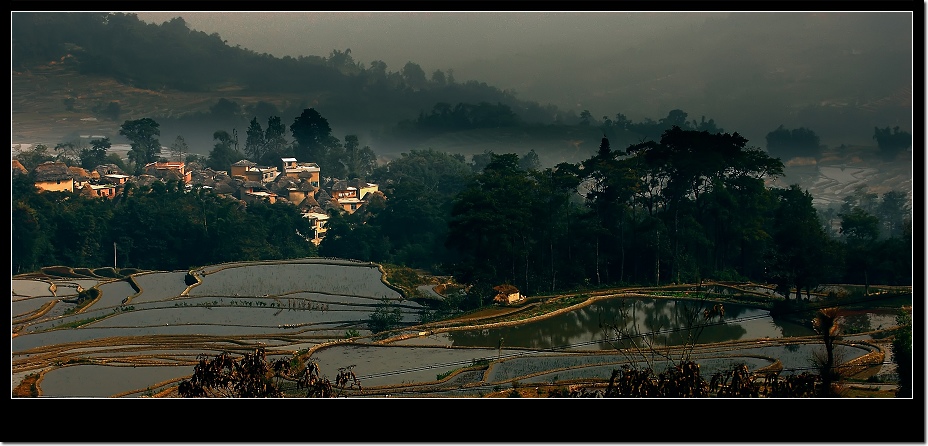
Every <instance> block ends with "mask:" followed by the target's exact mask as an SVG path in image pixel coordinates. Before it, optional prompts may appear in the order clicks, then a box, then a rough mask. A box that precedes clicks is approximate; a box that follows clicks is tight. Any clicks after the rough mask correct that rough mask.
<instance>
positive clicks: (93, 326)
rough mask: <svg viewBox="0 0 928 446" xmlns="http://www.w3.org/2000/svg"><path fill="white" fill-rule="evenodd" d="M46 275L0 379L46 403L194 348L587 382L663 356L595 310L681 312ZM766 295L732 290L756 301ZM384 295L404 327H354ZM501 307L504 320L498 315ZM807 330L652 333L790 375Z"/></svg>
mask: <svg viewBox="0 0 928 446" xmlns="http://www.w3.org/2000/svg"><path fill="white" fill-rule="evenodd" d="M48 271H49V273H48V274H45V275H33V276H24V277H16V278H13V280H12V293H11V294H12V299H11V306H12V319H11V321H12V324H11V325H12V332H13V338H12V340H11V344H12V347H11V348H12V373H11V375H12V387H13V388H16V386H17V385H19V383H20V382H22V381H23V380H24V379H25V378H26V377H28V376H30V375H33V376H38V378H39V379H38V383H37V388H38V391H39V393H40V394H41V395H42V396H46V397H91V398H100V397H142V396H176V393H175V390H176V385H177V383H178V382H179V381H180V380H182V379H185V378H188V377H189V376H190V374H191V373H192V371H193V366H194V364H195V363H196V361H197V358H198V356H200V355H209V356H214V355H216V354H218V353H220V352H224V351H225V352H231V353H233V354H234V355H237V356H241V355H242V354H244V353H249V352H251V351H252V350H253V349H254V348H255V347H258V346H263V347H264V348H265V349H266V350H267V352H268V355H269V356H270V357H272V358H274V357H290V356H292V355H294V354H296V353H297V352H302V353H308V354H310V355H311V357H312V359H313V360H315V361H316V362H317V363H318V364H319V365H320V367H321V369H322V371H323V373H325V374H327V375H330V376H331V375H334V374H335V373H336V371H337V370H338V369H339V368H342V367H348V366H352V370H353V371H354V372H355V373H356V375H357V376H358V378H359V379H360V380H361V383H362V386H363V391H362V392H360V393H357V394H356V395H355V396H358V397H383V396H387V395H390V396H417V397H424V396H428V397H475V396H482V395H484V394H486V393H488V392H491V391H493V390H494V389H498V388H500V386H512V385H514V384H513V383H534V384H539V383H549V384H554V383H572V382H579V381H585V380H586V381H589V380H601V379H603V378H606V377H608V376H609V374H610V373H611V371H612V370H613V369H614V368H617V367H621V366H622V365H641V364H644V363H650V364H652V365H653V366H654V367H660V366H661V364H663V363H664V362H665V361H666V360H665V359H655V358H648V357H645V356H636V355H633V354H629V351H628V350H627V349H626V350H616V348H615V347H617V346H618V344H619V342H616V340H615V339H612V340H610V339H609V338H608V333H606V334H605V335H604V334H603V333H602V332H601V331H600V332H597V329H596V328H595V327H594V328H590V327H592V326H593V325H595V322H596V317H601V316H602V315H612V316H615V315H616V314H618V313H617V311H618V310H616V307H615V306H614V305H615V304H616V303H617V302H622V306H623V308H627V309H631V310H632V311H631V313H632V314H635V315H636V316H634V317H635V318H636V319H635V321H637V322H632V321H626V322H627V323H628V324H629V325H626V327H632V326H634V325H642V326H644V327H646V329H647V330H652V331H655V332H656V331H659V330H660V329H662V328H661V327H663V328H668V326H666V325H660V324H658V325H654V323H655V322H654V321H672V320H674V319H675V318H678V317H679V315H680V314H682V313H681V309H683V308H685V307H686V305H685V304H684V303H683V302H684V301H678V300H675V299H667V298H660V299H658V298H659V297H661V296H662V295H666V294H668V293H666V292H663V291H655V292H654V293H653V294H652V295H648V294H642V290H635V293H629V292H627V291H626V292H623V293H602V294H600V295H598V296H592V297H591V298H590V299H588V300H586V301H584V302H581V303H579V304H576V305H574V306H573V307H568V308H564V309H562V310H559V311H558V314H555V315H547V316H541V315H539V316H533V317H528V318H524V319H518V317H517V316H513V315H518V314H520V313H519V312H518V311H516V310H517V309H513V310H512V311H509V310H507V311H500V312H495V313H493V314H496V315H497V316H494V318H491V319H481V318H480V317H479V316H478V315H474V316H471V318H472V321H471V322H469V323H467V324H460V323H458V324H453V323H450V322H437V323H430V324H420V322H419V321H420V312H421V311H422V310H423V309H424V307H423V305H422V304H420V303H418V302H415V301H412V300H408V299H404V297H403V295H402V294H401V293H399V292H398V291H397V290H396V289H394V288H392V287H391V286H389V285H388V284H386V283H385V282H384V279H383V277H384V276H383V273H382V271H381V269H380V268H379V266H378V265H374V264H370V263H361V262H355V261H348V260H340V259H321V258H311V259H296V260H289V261H280V262H242V263H230V264H223V265H213V266H208V267H203V268H199V269H196V270H193V271H191V272H190V273H192V276H188V272H187V271H170V272H134V273H132V274H129V275H126V276H125V277H122V278H117V277H121V275H116V274H113V273H114V271H112V270H110V271H108V272H107V271H99V273H100V274H95V273H94V272H92V271H89V270H86V271H83V276H81V275H80V274H76V273H74V271H70V272H69V271H65V270H62V269H61V268H60V267H57V268H54V269H49V270H48ZM92 288H95V289H97V290H99V291H100V295H99V296H98V297H97V298H96V299H95V300H93V301H92V302H89V303H84V304H78V303H77V298H78V297H79V293H80V292H81V291H85V290H89V289H92ZM706 289H708V288H706ZM712 290H713V291H714V292H715V293H717V294H718V295H720V296H722V295H726V293H727V294H731V293H733V292H735V291H737V292H745V290H736V289H735V288H730V287H727V286H723V285H718V286H716V287H715V288H713V289H712ZM766 291H769V290H767V289H764V288H763V287H758V289H753V290H747V292H750V293H753V294H755V295H757V296H759V297H758V298H763V297H764V296H765V294H766V293H765V292H766ZM687 302H689V301H687ZM384 304H390V305H392V306H394V307H395V308H398V309H399V310H400V314H401V324H402V325H403V326H404V327H405V328H402V329H398V330H394V331H391V332H388V333H381V334H378V335H376V336H375V335H374V334H373V333H371V331H370V330H369V329H368V327H367V321H368V320H369V319H370V316H371V314H372V313H373V312H374V311H375V310H376V309H377V308H378V306H379V305H384ZM538 304H539V305H540V304H541V302H539V303H538ZM531 305H535V304H531ZM531 305H530V306H531ZM509 313H512V315H511V317H515V319H513V320H508V321H506V320H503V319H500V318H501V317H503V316H504V315H506V314H509ZM594 315H598V316H595V317H594ZM639 317H640V318H642V319H637V318H639ZM883 323H886V324H887V325H888V324H889V322H888V321H880V324H883ZM591 324H592V325H591ZM871 325H874V326H875V325H876V322H871ZM670 328H672V327H670ZM671 331H673V330H671ZM811 334H812V333H811V331H810V330H808V329H802V328H801V327H791V326H785V325H783V324H774V323H773V322H772V321H771V319H770V318H769V314H767V313H766V311H765V310H760V309H756V308H749V307H743V308H742V307H739V306H738V305H733V304H729V317H728V319H727V320H726V321H724V322H723V323H720V324H719V325H718V326H717V327H714V329H713V330H709V331H707V332H706V334H705V341H706V342H705V343H703V344H700V345H698V346H691V347H690V348H689V350H686V349H683V348H682V347H681V344H682V343H684V341H681V339H684V338H681V337H679V336H676V335H667V336H664V337H663V338H660V337H654V339H662V340H661V341H660V342H661V343H662V345H663V347H660V346H658V349H660V348H664V349H666V351H665V353H666V354H668V355H670V356H671V357H682V355H683V354H688V355H691V357H692V358H694V359H697V360H698V361H699V362H700V364H701V366H702V367H704V369H703V373H704V374H708V373H712V371H714V370H722V369H725V368H729V367H731V366H732V365H733V364H736V363H744V364H746V365H748V366H749V367H750V368H751V369H752V370H766V369H777V370H779V369H784V370H803V369H805V368H807V367H808V364H809V358H810V357H811V356H812V355H813V354H814V353H815V351H816V350H817V349H820V345H818V344H817V339H816V337H815V336H812V335H811ZM349 336H351V339H348V338H349ZM839 352H840V354H841V357H842V359H843V360H846V361H853V360H855V359H859V358H868V357H879V358H880V359H882V350H881V348H880V346H878V345H876V344H873V343H871V342H868V341H867V339H866V337H864V338H863V339H858V340H856V341H855V342H854V343H853V344H850V343H849V344H846V345H845V344H842V345H839Z"/></svg>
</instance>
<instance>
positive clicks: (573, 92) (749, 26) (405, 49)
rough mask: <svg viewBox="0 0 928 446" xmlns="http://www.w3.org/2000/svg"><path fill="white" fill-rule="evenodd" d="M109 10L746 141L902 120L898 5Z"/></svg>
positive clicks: (902, 35) (284, 50)
mask: <svg viewBox="0 0 928 446" xmlns="http://www.w3.org/2000/svg"><path fill="white" fill-rule="evenodd" d="M122 12H132V13H135V14H136V15H137V16H138V17H139V18H140V19H141V20H144V21H146V22H150V23H156V24H160V23H162V22H164V21H167V20H170V19H172V18H174V17H182V18H183V19H184V21H185V22H186V23H187V26H188V27H190V28H191V29H194V30H197V31H203V32H205V33H207V34H212V33H218V34H219V35H220V36H221V37H222V39H224V40H225V41H226V42H227V43H228V44H230V45H232V46H235V45H239V46H241V47H243V48H247V49H249V50H253V51H255V52H258V53H269V54H272V55H274V56H277V57H283V56H291V57H298V56H309V55H314V56H322V57H326V56H328V55H329V54H330V53H331V52H332V51H333V50H339V51H344V50H346V49H350V50H351V56H352V57H353V58H354V60H355V61H357V62H360V63H361V64H362V65H363V66H364V67H369V66H370V63H371V62H373V61H375V60H382V61H384V62H385V63H386V64H387V69H388V70H389V71H400V70H401V69H402V67H403V65H405V64H406V63H407V62H414V63H417V64H419V65H420V66H421V67H422V68H423V69H424V70H425V72H426V73H427V74H429V75H430V74H431V73H432V72H433V71H435V70H442V71H444V72H446V73H447V72H449V71H451V72H452V73H453V76H454V78H455V80H456V81H458V82H464V81H468V80H476V81H480V82H486V83H487V84H489V85H492V86H495V87H498V88H500V89H503V90H509V91H513V92H515V93H516V95H517V97H518V98H520V99H524V100H532V101H537V102H540V103H542V104H546V103H550V104H554V105H557V106H558V107H560V108H562V109H565V110H574V111H575V112H576V113H579V112H580V111H582V110H589V111H590V112H591V113H592V115H593V116H594V117H596V118H601V117H603V116H608V117H610V118H611V117H614V116H615V115H616V114H618V113H622V114H624V115H626V116H627V117H628V118H630V119H632V120H634V121H640V120H643V119H645V118H650V119H654V120H657V119H660V118H662V117H664V116H666V115H667V113H668V112H669V111H670V110H672V109H682V110H684V111H685V112H687V113H688V114H689V118H691V119H699V118H700V117H701V116H705V117H706V118H707V119H714V120H715V121H716V123H717V124H719V125H720V126H721V127H723V128H724V129H725V130H726V131H740V132H741V133H742V134H743V135H745V136H747V137H749V139H752V138H753V139H758V138H760V139H763V137H764V136H765V134H766V132H769V131H772V130H773V129H775V128H776V127H777V125H779V124H783V125H784V126H785V127H786V128H797V127H800V126H805V127H808V128H812V129H813V130H817V132H818V133H819V135H820V136H821V137H822V139H823V142H831V143H833V144H838V143H842V142H848V143H858V142H865V141H867V140H872V138H871V137H872V134H873V130H872V128H873V126H879V127H885V126H895V125H899V126H900V127H901V128H902V129H903V130H908V131H911V128H912V123H911V120H912V117H911V103H912V101H911V98H912V79H913V63H912V51H913V50H912V46H913V36H914V34H913V25H914V23H913V19H914V15H913V13H912V11H901V12H882V11H875V12H840V11H837V12H832V11H824V12H779V11H774V12H743V11H742V12H738V11H717V12H709V11H682V12H663V11H660V12H647V11H634V12H622V11H596V12H592V11H582V12H581V11H561V12H557V11H554V12H523V11H513V12H496V11H494V12H475V11H458V12H427V11H395V12H391V11H368V12H337V11H324V12H322V11H317V12H304V11H291V12H282V11H268V12H214V11H207V12H141V11H122ZM842 121H843V122H842ZM845 140H846V141H845ZM871 142H872V141H871Z"/></svg>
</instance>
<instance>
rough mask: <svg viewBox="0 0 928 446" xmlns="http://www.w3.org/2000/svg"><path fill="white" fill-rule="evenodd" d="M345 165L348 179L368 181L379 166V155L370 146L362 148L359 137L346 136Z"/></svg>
mask: <svg viewBox="0 0 928 446" xmlns="http://www.w3.org/2000/svg"><path fill="white" fill-rule="evenodd" d="M344 164H345V172H346V174H347V176H348V178H362V179H367V178H368V177H369V176H370V175H371V173H373V172H374V167H376V165H377V155H376V154H374V151H373V150H371V148H370V146H364V147H361V144H360V142H358V137H357V135H345V159H344Z"/></svg>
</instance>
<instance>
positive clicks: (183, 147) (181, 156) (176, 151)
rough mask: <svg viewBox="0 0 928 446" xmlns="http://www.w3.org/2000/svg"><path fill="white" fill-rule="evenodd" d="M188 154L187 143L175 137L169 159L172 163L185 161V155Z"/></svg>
mask: <svg viewBox="0 0 928 446" xmlns="http://www.w3.org/2000/svg"><path fill="white" fill-rule="evenodd" d="M189 152H190V146H188V145H187V141H185V140H184V137H183V136H180V135H177V137H176V138H174V142H173V143H172V144H171V159H172V160H174V161H185V160H186V159H187V153H189Z"/></svg>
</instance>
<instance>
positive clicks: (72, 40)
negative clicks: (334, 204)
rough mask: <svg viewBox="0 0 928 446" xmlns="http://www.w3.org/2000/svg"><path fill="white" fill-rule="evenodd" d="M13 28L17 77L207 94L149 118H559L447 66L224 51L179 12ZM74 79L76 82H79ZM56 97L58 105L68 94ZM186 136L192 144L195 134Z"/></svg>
mask: <svg viewBox="0 0 928 446" xmlns="http://www.w3.org/2000/svg"><path fill="white" fill-rule="evenodd" d="M11 28H12V29H11V31H12V32H11V34H12V36H11V38H12V45H11V46H12V69H13V76H14V78H15V77H17V76H28V75H29V74H33V73H35V72H36V70H38V69H41V68H42V67H45V68H47V67H48V66H49V64H52V66H57V67H58V68H66V69H65V70H60V71H57V72H55V74H61V75H67V74H68V73H69V72H70V71H69V70H68V69H73V70H76V72H77V73H79V74H80V75H81V76H94V77H102V78H111V79H114V80H116V81H118V82H119V83H120V84H123V85H124V86H126V87H131V88H135V89H142V90H148V91H151V92H153V93H154V94H152V95H151V96H152V97H151V98H150V100H152V101H153V102H154V101H157V100H158V99H159V97H160V96H162V95H163V94H165V93H167V94H170V93H172V92H175V93H176V92H182V93H185V94H187V95H189V96H190V97H192V98H199V97H202V96H204V95H209V96H212V97H213V98H214V100H213V101H212V102H205V103H203V102H197V101H190V102H191V106H190V108H186V109H185V108H184V107H183V104H181V103H178V104H173V105H168V107H170V108H171V109H170V110H169V111H165V112H164V114H165V115H166V116H163V117H161V116H150V117H153V118H155V119H158V118H164V117H168V116H171V117H176V116H183V115H192V114H197V113H208V112H210V111H211V110H210V109H209V108H207V107H208V106H212V105H214V104H215V103H216V101H215V99H218V98H220V97H225V98H228V99H230V100H231V101H232V102H236V103H237V104H238V105H240V106H242V107H243V108H246V109H248V110H240V111H241V112H242V113H243V114H249V112H250V113H252V114H255V115H257V116H258V118H259V119H266V116H261V115H270V114H274V113H277V114H278V115H280V116H282V117H284V119H292V117H293V116H298V115H299V113H300V111H301V110H302V108H305V107H315V108H317V109H318V110H320V111H321V112H322V113H323V114H324V115H325V116H326V117H327V118H328V119H329V121H330V122H332V123H333V125H335V126H336V127H338V128H344V129H346V131H350V132H353V133H358V134H367V133H370V132H377V131H380V130H383V129H385V128H390V127H392V126H395V125H396V124H397V122H398V121H401V120H404V119H415V118H416V117H417V116H418V115H419V114H420V113H421V112H423V111H425V112H428V111H431V110H432V109H433V107H434V106H435V105H436V104H438V103H445V104H449V105H451V106H453V105H455V104H459V103H466V104H475V105H476V104H480V103H483V102H485V103H488V104H492V105H493V106H496V105H498V104H502V105H504V106H505V107H508V108H509V109H510V110H511V112H512V113H517V115H518V117H519V119H521V120H523V121H525V122H546V123H547V122H550V121H552V119H553V117H554V116H555V115H556V114H557V109H556V108H555V107H553V106H541V105H539V104H537V103H534V102H529V101H523V100H519V99H517V98H516V97H515V96H514V95H513V94H511V93H510V92H505V91H502V90H500V89H498V88H496V87H493V86H490V85H487V84H486V83H483V82H478V81H467V82H457V81H456V80H455V79H454V76H453V73H452V72H448V73H445V72H443V71H441V70H436V71H434V72H432V73H426V72H425V71H424V70H423V69H422V68H421V67H420V66H419V65H418V64H416V63H414V62H409V63H407V64H406V65H405V66H403V67H396V68H394V67H387V65H386V64H385V63H384V62H382V61H379V60H377V61H372V62H371V63H370V65H369V66H365V64H364V63H362V62H360V61H355V60H354V59H353V58H352V56H351V50H350V49H345V50H344V51H341V50H338V49H333V50H332V52H331V53H330V54H329V55H328V56H326V57H323V56H315V55H310V56H300V57H298V58H292V57H289V56H287V57H283V58H277V57H274V56H272V55H270V54H266V53H264V54H258V53H256V52H254V51H251V50H249V49H247V48H241V47H238V46H236V47H231V46H229V45H227V44H226V43H225V42H224V41H223V39H222V37H221V36H219V35H218V34H216V33H213V34H209V35H208V34H206V33H204V32H200V31H193V30H191V29H189V28H188V26H187V24H186V23H185V22H184V20H183V19H181V18H175V19H173V20H171V21H169V22H164V23H162V24H160V25H157V24H149V23H146V22H143V21H141V20H139V19H138V18H137V16H136V15H135V14H131V13H130V14H124V13H115V14H108V13H104V12H70V13H45V12H42V13H29V12H17V13H16V14H15V20H12V21H11ZM74 81H75V85H74V87H77V86H78V85H79V80H77V79H74ZM80 93H81V92H80V91H76V90H74V91H72V94H73V95H72V96H71V102H70V107H71V108H72V109H74V110H78V109H81V108H85V109H88V110H89V111H94V109H95V110H96V112H97V113H96V115H98V119H102V118H105V117H106V115H107V113H110V114H113V112H117V113H118V112H119V111H123V112H124V111H125V110H114V109H112V108H110V109H107V107H108V106H109V102H110V101H111V100H112V101H116V102H117V103H118V104H119V107H120V108H121V109H125V108H126V106H127V105H128V106H130V107H131V104H123V103H121V102H120V101H119V98H116V97H113V98H106V97H98V98H96V100H95V103H91V104H86V103H85V104H81V103H80V102H81V101H82V99H85V97H82V96H81V95H80ZM56 100H57V103H58V105H59V106H61V104H62V101H65V100H68V98H56ZM62 107H63V106H62ZM152 109H156V107H152ZM123 118H135V116H123ZM249 118H250V117H249ZM490 118H492V117H490ZM117 120H118V119H117ZM159 122H161V120H159ZM245 122H246V124H247V120H246V121H245ZM231 124H233V125H234V124H236V123H231ZM214 130H216V129H215V128H213V129H208V131H205V132H204V133H209V134H211V133H212V132H213V131H214ZM361 130H364V131H363V132H362V131H361ZM186 138H187V139H188V140H196V137H194V136H192V135H190V136H187V137H186Z"/></svg>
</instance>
